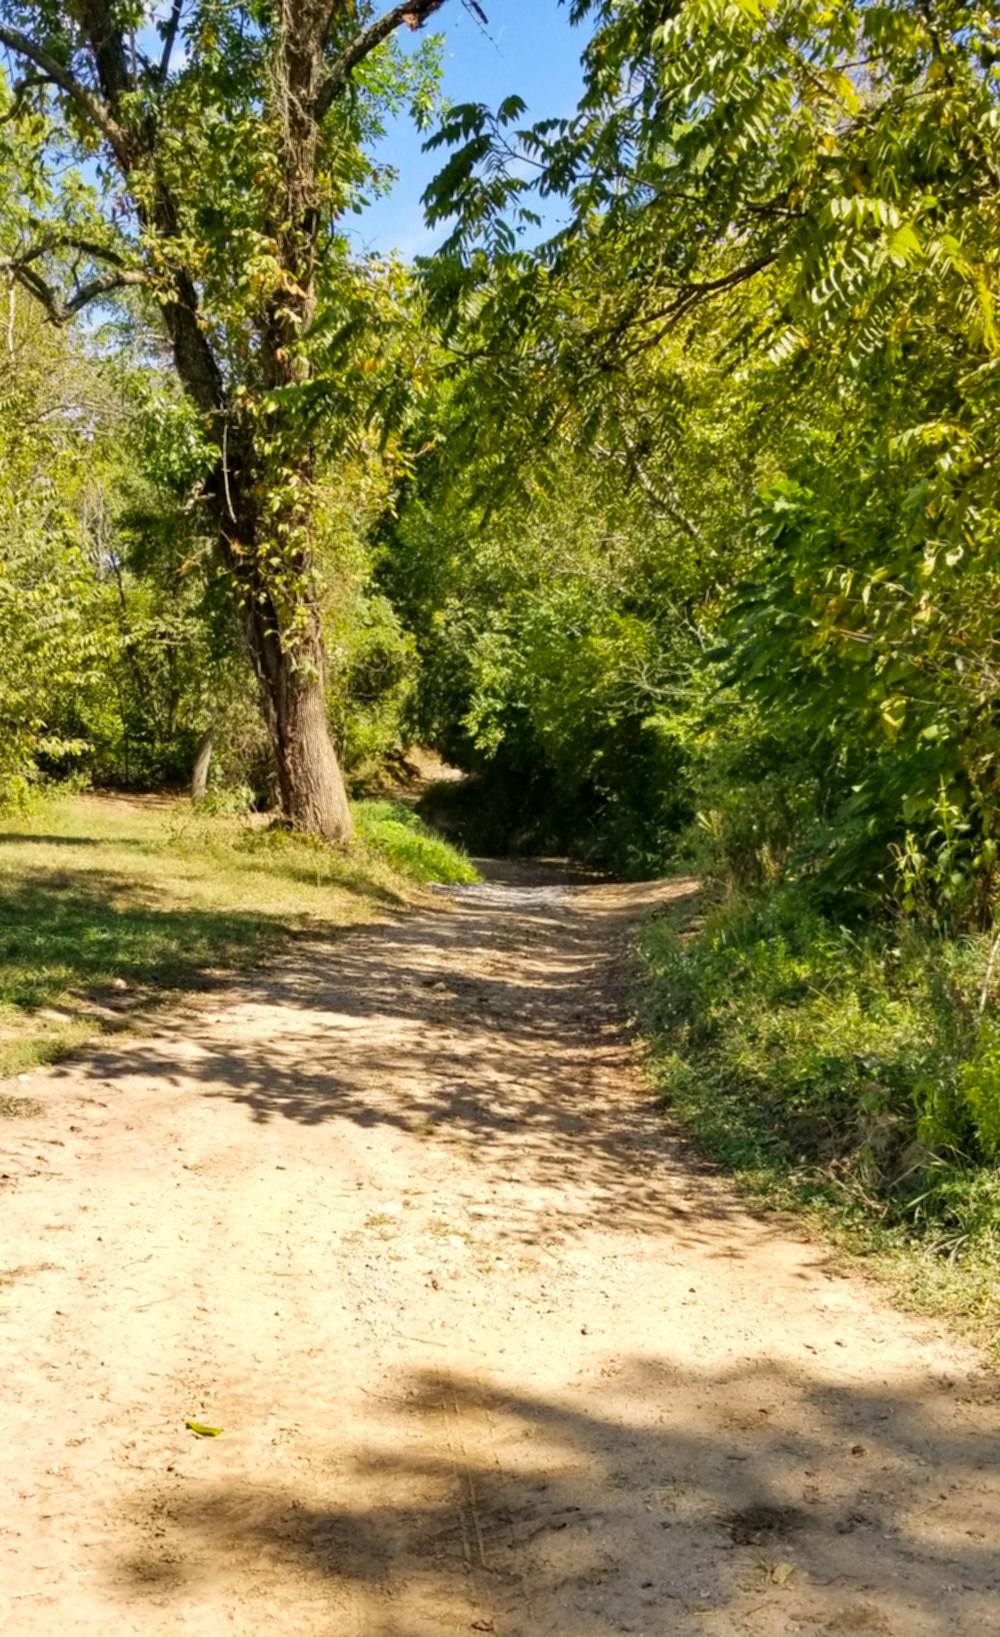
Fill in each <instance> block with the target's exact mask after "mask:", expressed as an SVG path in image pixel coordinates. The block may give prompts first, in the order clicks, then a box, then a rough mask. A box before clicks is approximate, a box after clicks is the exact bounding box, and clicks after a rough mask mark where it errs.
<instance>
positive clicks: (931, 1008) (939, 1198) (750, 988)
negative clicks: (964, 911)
mask: <svg viewBox="0 0 1000 1637" xmlns="http://www.w3.org/2000/svg"><path fill="white" fill-rule="evenodd" d="M641 953H642V994H641V997H640V1019H641V1026H642V1028H643V1031H644V1033H646V1034H647V1036H648V1037H649V1038H650V1039H651V1040H652V1041H653V1043H654V1074H655V1077H656V1081H657V1083H658V1085H659V1086H660V1088H661V1089H662V1091H663V1094H664V1097H665V1099H666V1100H667V1102H668V1103H669V1104H670V1105H671V1106H673V1107H676V1108H677V1109H678V1110H679V1112H680V1113H681V1114H682V1115H683V1117H684V1119H685V1121H686V1122H688V1123H689V1124H690V1125H691V1126H692V1127H693V1129H694V1130H695V1131H696V1132H697V1133H698V1134H699V1135H700V1136H701V1137H702V1139H703V1140H704V1141H705V1142H706V1143H707V1145H708V1146H709V1148H710V1149H711V1150H712V1151H713V1152H714V1153H715V1154H717V1155H718V1156H719V1157H720V1158H721V1159H723V1160H724V1161H725V1162H726V1163H727V1164H729V1165H731V1166H732V1167H733V1168H734V1169H736V1170H737V1171H738V1172H740V1173H741V1174H742V1175H743V1176H744V1178H745V1180H747V1181H748V1182H749V1183H750V1184H751V1185H752V1186H754V1187H755V1188H758V1189H763V1190H764V1191H765V1192H769V1193H770V1194H771V1195H772V1196H773V1197H775V1198H778V1199H781V1198H784V1199H789V1198H791V1197H792V1195H797V1196H798V1197H800V1198H803V1199H820V1200H822V1199H826V1200H831V1201H833V1202H835V1203H837V1204H839V1205H840V1206H842V1207H844V1208H846V1209H847V1210H848V1212H849V1213H852V1214H853V1215H855V1216H856V1217H858V1218H859V1219H863V1220H868V1221H870V1222H873V1223H875V1224H878V1225H880V1226H881V1227H883V1228H886V1229H888V1228H893V1229H896V1230H898V1231H899V1232H901V1233H903V1234H907V1233H915V1234H918V1235H921V1236H923V1237H924V1238H925V1239H927V1240H928V1241H929V1242H931V1243H933V1244H935V1245H938V1246H939V1247H941V1248H943V1249H946V1250H948V1251H949V1252H952V1251H954V1250H955V1248H956V1246H957V1245H960V1246H964V1247H966V1248H968V1249H970V1250H971V1249H972V1248H976V1249H977V1253H981V1252H983V1251H984V1250H985V1249H989V1250H991V1251H995V1250H996V1249H997V1248H1000V1238H998V1227H997V1223H998V1220H1000V1218H998V1217H997V1214H996V1205H997V1203H998V1200H1000V1196H998V1192H997V1188H996V1185H995V1184H996V1178H995V1175H993V1173H991V1171H990V1169H989V1167H990V1164H991V1161H992V1160H993V1158H994V1157H995V1154H996V1151H997V1137H998V1131H1000V1126H998V1112H1000V1080H998V1071H997V1063H998V1053H997V1033H996V1023H995V1020H994V1019H993V1017H992V1015H989V1016H987V1017H986V1018H985V1019H984V1020H983V1021H982V1022H977V1020H976V1017H975V1010H974V1008H975V999H976V996H977V994H978V990H979V986H980V984H981V982H982V974H983V969H984V966H985V964H986V960H987V955H988V940H986V939H983V938H978V939H969V940H963V941H961V942H958V943H943V942H941V941H940V940H938V939H935V938H931V937H929V936H928V935H926V934H922V933H918V932H916V931H915V930H914V929H913V928H912V927H910V928H907V927H906V926H902V927H901V926H896V927H893V928H889V929H885V930H880V929H878V928H877V927H875V928H872V927H869V928H868V929H866V930H858V931H857V932H851V931H849V930H847V929H846V928H843V927H838V926H836V925H835V924H833V923H832V922H831V921H830V920H829V919H828V918H827V917H826V916H824V915H822V914H820V913H819V912H817V910H816V909H815V908H813V907H810V906H809V905H808V904H807V903H806V902H805V901H804V900H803V898H802V896H801V894H800V893H797V892H789V891H788V890H785V891H784V892H781V893H772V894H771V895H770V896H769V897H767V898H765V899H763V900H759V899H758V900H736V901H734V902H733V903H732V904H731V905H730V906H729V907H728V908H726V909H723V910H721V911H716V912H714V913H712V914H711V915H709V917H708V918H707V920H706V922H705V925H704V927H703V929H702V930H700V932H698V933H697V934H696V935H693V936H692V935H686V936H680V935H679V934H678V933H677V932H676V931H675V930H674V929H673V928H672V927H671V926H669V925H668V924H667V923H666V922H665V921H661V922H657V923H654V924H653V925H652V926H651V927H650V928H649V929H648V931H647V933H646V934H645V937H644V940H643V945H642V952H641ZM790 1190H791V1192H790Z"/></svg>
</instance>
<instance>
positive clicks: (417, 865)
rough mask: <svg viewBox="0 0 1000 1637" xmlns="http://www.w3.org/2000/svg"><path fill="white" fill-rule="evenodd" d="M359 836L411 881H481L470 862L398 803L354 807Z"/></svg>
mask: <svg viewBox="0 0 1000 1637" xmlns="http://www.w3.org/2000/svg"><path fill="white" fill-rule="evenodd" d="M355 816H356V822H357V828H358V836H359V837H360V839H361V841H362V842H363V843H364V844H365V845H366V846H367V847H368V848H370V849H371V851H372V852H373V853H375V854H376V855H377V856H378V857H380V858H384V859H385V861H386V862H387V863H388V864H390V865H392V867H393V868H394V869H396V870H398V871H399V872H400V874H402V875H405V876H407V877H408V878H409V879H410V880H413V881H418V882H435V883H439V884H441V885H460V884H467V883H470V882H473V881H478V880H479V872H478V870H477V869H476V867H475V865H474V864H473V863H472V861H471V859H469V858H467V857H466V856H465V854H464V853H463V852H461V851H460V850H459V849H458V848H457V847H454V846H452V845H451V843H450V842H447V841H445V840H444V839H443V838H442V837H441V836H440V835H436V834H435V832H434V831H433V830H432V829H431V828H430V827H429V825H427V824H425V823H424V821H423V820H422V819H421V818H420V817H418V815H417V814H416V813H415V812H414V811H413V809H412V808H411V807H407V806H406V805H405V803H403V802H398V801H364V802H359V803H358V804H357V807H356V808H355Z"/></svg>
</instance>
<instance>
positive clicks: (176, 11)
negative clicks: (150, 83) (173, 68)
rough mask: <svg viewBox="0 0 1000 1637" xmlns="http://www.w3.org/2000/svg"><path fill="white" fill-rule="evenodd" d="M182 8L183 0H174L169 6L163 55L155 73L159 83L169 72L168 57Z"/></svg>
mask: <svg viewBox="0 0 1000 1637" xmlns="http://www.w3.org/2000/svg"><path fill="white" fill-rule="evenodd" d="M183 10H184V0H174V3H173V7H172V8H171V12H170V21H169V22H168V24H167V32H166V33H165V34H164V36H163V55H162V56H161V58H160V66H159V68H158V69H157V75H158V78H159V80H160V83H161V84H162V83H163V81H164V80H165V79H166V77H167V75H168V73H169V72H170V59H171V57H172V56H173V54H174V44H175V42H176V39H177V30H178V28H179V27H180V22H181V12H182V11H183Z"/></svg>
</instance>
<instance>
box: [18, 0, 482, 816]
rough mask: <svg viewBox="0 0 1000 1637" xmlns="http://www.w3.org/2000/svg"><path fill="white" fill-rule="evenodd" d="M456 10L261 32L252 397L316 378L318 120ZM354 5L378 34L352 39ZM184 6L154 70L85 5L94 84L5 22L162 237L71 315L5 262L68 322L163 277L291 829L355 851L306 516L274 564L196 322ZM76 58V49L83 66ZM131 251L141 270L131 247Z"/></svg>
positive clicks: (307, 454)
mask: <svg viewBox="0 0 1000 1637" xmlns="http://www.w3.org/2000/svg"><path fill="white" fill-rule="evenodd" d="M444 4H445V0H400V3H398V4H396V5H390V6H389V9H387V10H386V11H385V12H384V14H383V15H381V16H379V17H376V18H375V19H374V20H371V19H370V17H369V14H368V8H358V7H357V6H356V5H355V3H354V0H276V6H275V8H274V12H273V15H272V16H271V19H270V24H264V23H262V24H261V27H262V28H263V29H264V30H265V31H269V36H268V37H269V39H270V41H272V42H273V45H274V52H273V59H272V61H273V69H274V72H273V76H272V77H271V83H270V85H269V89H268V91H267V93H266V95H265V102H266V105H267V106H266V110H265V111H266V115H267V120H268V122H269V123H270V122H271V121H273V123H274V127H275V128H276V130H277V132H278V144H277V151H276V154H275V158H276V160H277V166H276V172H277V174H276V175H274V176H273V180H272V171H271V168H270V167H263V169H262V172H261V180H260V183H259V185H260V188H261V190H262V191H261V196H260V198H261V205H262V209H263V212H264V216H265V219H266V221H267V222H268V224H269V235H268V236H269V237H270V239H271V240H272V241H273V245H274V255H275V259H276V261H277V263H278V264H279V266H280V268H281V272H282V277H281V278H280V279H279V280H278V281H277V282H276V286H275V289H274V292H273V294H272V295H271V296H270V297H269V298H268V300H266V301H265V302H264V306H263V310H261V309H258V308H257V307H255V306H254V305H252V304H249V305H247V306H246V308H245V311H244V312H243V314H242V317H243V318H244V319H245V320H246V321H247V323H248V324H249V325H250V327H252V329H253V330H254V331H255V338H256V341H257V343H258V347H257V349H256V352H257V358H258V366H257V367H258V369H259V377H258V380H257V381H256V382H252V383H251V384H253V385H254V386H255V387H263V389H264V390H265V392H272V391H274V390H275V389H287V388H290V387H296V386H303V385H304V384H305V383H306V382H308V380H309V379H310V375H311V360H310V354H309V345H308V341H307V339H306V338H307V337H308V333H309V327H310V325H311V323H312V320H313V318H314V316H315V311H316V299H317V292H316V261H317V254H318V246H319V244H320V239H321V233H324V232H325V231H326V229H327V228H328V227H329V225H330V222H331V219H333V220H335V215H334V216H333V217H332V218H331V216H330V208H331V207H330V205H329V200H328V199H326V195H325V191H324V190H325V184H323V183H322V181H321V176H320V168H321V167H320V158H321V148H322V135H323V133H322V126H323V122H324V120H325V119H326V117H327V115H328V114H329V113H330V111H331V108H332V106H333V104H334V102H335V101H336V100H337V99H338V98H339V97H341V96H342V95H343V94H344V93H345V92H346V90H347V88H348V86H349V84H350V80H351V76H352V74H353V73H354V71H355V69H356V68H358V67H359V66H360V65H361V64H362V63H363V62H364V61H365V60H366V59H367V58H368V57H369V56H370V55H371V54H372V52H373V51H376V50H377V49H378V47H379V46H380V45H381V44H382V42H383V41H384V40H386V39H388V38H389V36H390V35H391V34H393V33H394V32H395V31H396V30H397V29H399V28H401V27H403V26H404V25H405V26H407V27H409V28H419V27H421V26H422V24H423V23H425V22H426V21H427V20H428V19H429V18H430V17H431V16H432V15H433V14H434V13H435V12H437V11H439V10H440V9H441V7H442V6H443V5H444ZM71 9H72V8H71ZM359 9H361V10H362V14H363V17H365V18H368V22H367V26H359V25H358V11H359ZM473 9H475V10H477V11H478V10H479V8H478V7H474V8H473ZM182 10H183V5H182V3H181V0H173V4H172V7H171V9H170V12H169V17H168V20H167V24H166V31H165V36H164V46H163V52H162V56H161V59H160V62H159V65H158V66H157V65H156V64H155V63H151V62H149V61H148V60H147V59H146V58H145V57H144V56H142V55H140V56H138V57H137V55H136V52H135V49H134V45H133V46H132V47H131V49H130V48H129V41H128V36H127V34H126V32H125V23H124V21H123V15H122V13H121V8H120V7H119V6H118V5H117V4H116V3H115V0H79V4H78V7H77V8H76V10H74V17H75V18H78V21H79V27H80V33H81V36H82V39H83V40H85V41H86V45H87V47H88V52H87V55H88V58H89V62H87V63H86V65H85V67H84V70H83V72H82V74H78V73H77V72H76V71H75V67H74V66H73V64H67V63H65V62H63V61H62V60H61V59H59V58H57V57H56V56H55V55H53V54H52V52H50V51H49V50H48V48H47V45H46V43H45V40H34V39H32V38H30V37H29V36H28V35H27V34H25V33H23V32H22V31H21V30H20V29H16V28H12V27H10V26H8V25H6V24H3V25H0V44H2V45H3V46H5V47H6V48H7V49H8V50H10V51H11V52H13V53H14V55H15V56H17V57H18V58H19V59H21V60H22V61H23V62H25V63H27V64H29V65H31V66H32V67H33V68H35V69H40V70H41V72H42V74H43V75H44V76H45V79H46V82H47V83H51V84H52V85H53V86H55V87H57V88H58V89H59V91H60V92H61V93H62V94H63V96H65V97H66V98H68V99H69V100H70V101H72V103H73V104H74V106H75V109H76V111H77V116H78V117H79V118H81V119H82V120H83V121H84V122H85V123H86V124H87V125H88V126H89V128H90V131H91V133H92V134H93V136H94V137H95V138H96V139H97V140H98V142H99V143H100V144H101V145H102V147H103V149H104V151H105V153H106V154H109V155H110V156H111V157H112V158H113V160H114V163H115V165H116V166H117V169H118V171H119V173H120V176H121V178H122V181H123V183H124V187H125V192H126V194H130V195H131V198H132V204H133V207H134V210H135V217H136V221H137V223H138V225H139V227H140V228H141V229H142V234H143V236H145V237H147V238H149V239H151V240H153V241H154V249H155V251H156V255H155V257H154V258H153V261H152V263H150V261H149V259H148V253H147V252H143V253H144V254H147V260H146V264H145V266H144V267H142V268H132V267H127V266H124V265H123V255H122V254H119V253H118V252H117V251H114V250H113V251H112V252H111V254H110V257H109V256H108V254H107V253H106V252H102V251H101V249H100V247H98V249H97V252H96V259H97V260H98V261H100V260H101V259H102V256H103V258H104V259H106V260H107V259H110V262H111V266H112V271H111V272H110V273H108V274H103V275H100V276H98V277H96V278H93V279H91V280H90V281H89V282H88V283H86V284H85V285H84V286H83V287H82V288H81V289H79V290H78V291H77V292H76V294H75V295H74V296H73V297H72V299H71V300H69V301H66V302H60V301H59V299H58V296H57V292H56V291H55V290H54V288H52V287H50V286H49V285H48V284H47V283H46V281H45V280H44V279H43V278H41V276H40V275H39V274H38V273H37V269H36V268H35V266H34V261H33V260H30V259H29V258H22V259H21V261H20V262H14V261H10V262H9V263H8V271H10V272H11V273H12V274H13V275H14V276H16V277H17V278H18V279H19V280H20V281H21V282H22V283H23V284H25V285H26V287H27V288H29V289H31V290H33V292H34V294H35V296H36V297H38V298H39V299H41V300H43V301H44V302H45V304H46V306H47V307H48V310H49V313H50V315H51V316H52V317H53V318H55V319H56V320H57V321H58V322H65V320H66V319H67V318H68V317H69V316H71V314H72V313H74V312H76V311H78V310H79V309H80V307H82V306H84V305H86V304H87V303H88V302H90V301H92V300H96V299H98V298H100V297H102V296H105V295H106V294H107V293H108V291H109V290H112V289H117V288H119V287H123V286H124V285H126V284H129V283H133V282H138V281H143V280H144V279H145V277H146V274H147V273H150V274H151V282H152V283H153V284H154V285H155V286H156V287H157V288H158V292H159V293H158V295H157V300H158V302H159V305H160V309H161V312H162V314H163V320H164V323H165V326H166V330H167V334H168V336H169V339H170V343H171V347H172V351H173V356H174V361H175V364H176V368H177V373H178V375H179V377H180V380H181V383H182V385H183V387H184V389H185V391H186V392H187V393H188V395H189V397H190V398H191V400H192V401H193V403H194V404H196V405H197V407H198V409H199V410H200V411H201V414H202V416H203V418H204V423H205V427H206V430H207V432H208V434H209V436H210V437H211V438H212V439H213V440H215V439H217V440H218V448H219V456H220V459H219V465H218V468H217V470H216V472H215V473H214V474H213V475H212V477H211V478H210V480H209V482H208V484H207V486H206V490H207V492H206V496H205V498H206V500H207V502H208V505H209V507H210V509H211V517H212V521H213V523H214V524H215V525H216V527H217V530H218V544H219V552H220V556H221V558H222V561H223V563H224V565H225V567H226V568H227V570H228V571H229V572H230V573H231V575H232V577H233V580H234V582H235V585H236V587H237V600H238V603H239V607H240V611H241V616H242V620H243V627H244V630H245V632H246V634H247V637H248V640H249V645H250V651H251V655H252V657H253V662H254V666H255V668H256V672H257V677H258V681H259V683H260V689H261V695H262V698H263V702H264V710H265V714H266V717H267V721H268V725H269V727H270V730H271V737H272V742H273V747H274V754H275V762H276V766H277V772H278V785H279V791H280V795H281V801H282V805H283V808H284V812H285V816H286V818H287V819H288V820H289V822H290V823H291V824H293V825H294V826H295V827H296V828H297V829H300V830H305V831H308V832H312V833H314V834H318V835H321V836H324V837H326V838H327V839H328V840H330V841H336V842H346V841H348V840H349V839H350V837H351V835H352V824H351V816H350V809H349V807H348V804H347V795H346V792H345V789H344V781H343V778H342V776H341V772H340V768H339V766H338V763H337V757H336V753H335V751H334V747H333V743H332V740H331V738H330V731H329V726H328V722H327V712H326V686H325V658H324V650H323V635H322V627H321V621H320V614H319V609H318V607H317V606H316V604H315V593H314V591H313V590H311V589H310V586H311V579H310V576H311V574H312V566H313V565H312V555H313V547H312V541H311V539H310V532H309V528H308V524H309V521H310V507H309V502H308V500H304V501H303V503H302V505H301V506H300V507H299V508H298V510H297V511H296V508H295V507H294V506H293V507H292V512H293V515H292V517H291V518H290V520H288V521H289V523H290V526H291V528H292V530H293V532H294V534H295V537H296V539H297V541H298V543H297V544H296V543H295V540H293V541H292V544H291V546H290V548H289V550H288V552H287V553H285V552H284V551H283V549H278V550H277V551H276V550H275V543H276V542H277V543H278V544H279V546H280V543H281V541H282V540H285V541H287V540H288V539H289V538H290V537H289V535H288V534H287V533H286V534H285V535H284V536H281V535H280V532H279V529H278V520H277V518H276V517H275V512H276V511H280V509H281V504H282V502H281V497H280V496H274V495H273V487H272V498H274V499H275V500H276V505H275V506H274V507H273V508H272V507H269V506H266V505H265V504H264V503H263V497H264V496H265V495H266V493H267V489H268V484H269V483H272V486H273V473H269V471H268V469H267V462H266V461H265V460H264V458H263V456H262V455H261V452H260V450H259V448H255V446H254V439H253V438H252V437H251V436H250V435H249V434H248V433H247V431H246V429H245V428H244V430H243V432H242V434H241V430H240V427H239V416H238V413H237V412H236V411H237V407H238V406H237V404H236V399H235V397H234V394H233V391H232V388H233V385H234V381H233V379H232V366H231V364H230V363H228V362H227V355H226V353H225V352H224V351H220V350H219V347H218V345H217V342H216V340H215V335H214V326H213V325H210V324H209V323H207V322H206V321H205V318H204V315H203V314H202V313H201V311H200V298H199V277H200V274H199V271H198V269H199V261H198V258H197V257H195V259H194V260H192V258H191V247H190V243H189V239H188V233H187V231H185V230H183V229H184V221H183V213H182V212H181V211H179V209H178V206H177V200H176V198H175V196H174V195H173V194H172V192H171V184H170V181H169V178H168V176H167V174H166V170H165V167H164V166H163V165H162V163H161V160H160V153H161V143H162V140H163V137H162V126H161V120H162V119H163V118H164V117H165V111H166V104H165V103H164V100H163V98H164V92H165V90H166V89H167V88H168V72H169V67H170V59H171V52H172V50H173V47H174V42H175V40H176V37H177V32H178V28H179V25H180V21H181V12H182ZM352 25H353V27H354V37H353V39H350V40H347V41H345V43H344V44H343V46H342V47H341V49H340V50H339V53H338V54H337V55H335V56H334V55H333V42H334V41H336V42H338V43H339V42H340V40H341V39H342V38H343V36H344V35H345V34H346V33H347V32H348V31H349V30H350V29H351V28H352ZM82 56H83V53H82V51H81V52H79V53H78V54H77V58H78V60H79V59H81V58H82ZM331 58H332V60H331ZM194 185H197V184H196V183H195V184H194ZM324 200H326V202H325V203H324ZM116 211H117V206H116ZM124 243H125V244H127V245H128V249H129V256H131V251H132V249H133V246H132V241H131V238H130V237H129V236H128V235H126V239H125V241H124ZM140 248H141V243H140ZM91 254H94V252H93V251H91ZM0 270H2V267H0ZM245 351H246V348H245V347H244V352H245ZM241 385H245V383H241ZM282 433H284V434H285V435H286V446H285V448H284V449H283V451H282V452H281V458H278V457H277V456H274V457H273V458H272V462H271V464H272V465H274V464H275V462H276V463H277V465H278V466H281V465H282V463H284V465H285V466H291V467H293V468H294V469H295V471H296V472H297V473H298V475H299V476H300V477H301V479H302V493H303V495H306V494H307V493H308V490H309V488H310V486H311V484H312V482H313V478H314V470H313V468H314V464H315V463H314V456H313V450H312V440H311V436H308V435H307V434H306V433H305V432H304V431H302V430H301V429H300V430H299V431H298V432H297V431H296V428H295V426H294V423H292V424H291V425H288V424H286V425H285V426H284V427H282V426H281V425H280V424H278V421H277V420H275V422H274V423H273V424H271V425H270V426H269V427H268V428H267V441H268V442H270V444H271V445H272V454H273V451H274V449H275V448H276V446H277V443H278V441H279V437H280V435H281V434H282Z"/></svg>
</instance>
